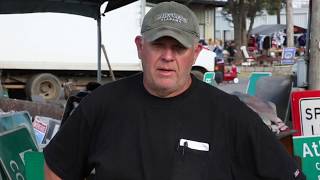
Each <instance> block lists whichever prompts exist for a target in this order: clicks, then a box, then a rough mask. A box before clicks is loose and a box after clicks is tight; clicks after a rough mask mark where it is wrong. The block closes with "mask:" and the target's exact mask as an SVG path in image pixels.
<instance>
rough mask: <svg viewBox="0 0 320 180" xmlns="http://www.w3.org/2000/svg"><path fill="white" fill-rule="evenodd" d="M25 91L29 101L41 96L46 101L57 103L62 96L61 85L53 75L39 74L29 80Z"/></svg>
mask: <svg viewBox="0 0 320 180" xmlns="http://www.w3.org/2000/svg"><path fill="white" fill-rule="evenodd" d="M25 91H26V95H27V98H28V99H29V100H33V98H34V96H40V97H42V98H43V99H44V100H46V101H56V100H59V98H60V95H61V83H60V80H59V79H58V78H57V77H56V76H54V75H53V74H49V73H42V74H37V75H34V76H33V77H32V78H31V79H30V80H28V82H27V85H26V89H25Z"/></svg>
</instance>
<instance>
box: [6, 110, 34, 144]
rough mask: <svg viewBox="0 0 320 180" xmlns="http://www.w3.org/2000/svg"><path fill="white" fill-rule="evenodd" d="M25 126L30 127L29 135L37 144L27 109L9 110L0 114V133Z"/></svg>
mask: <svg viewBox="0 0 320 180" xmlns="http://www.w3.org/2000/svg"><path fill="white" fill-rule="evenodd" d="M19 126H25V127H26V128H27V129H28V132H29V135H30V136H31V138H32V139H33V141H34V143H35V144H36V137H35V134H34V130H33V127H32V121H31V116H30V115H29V113H28V112H27V111H20V112H9V113H4V114H1V115H0V133H2V132H5V131H8V130H11V129H14V128H17V127H19Z"/></svg>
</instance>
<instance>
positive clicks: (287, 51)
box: [281, 47, 296, 64]
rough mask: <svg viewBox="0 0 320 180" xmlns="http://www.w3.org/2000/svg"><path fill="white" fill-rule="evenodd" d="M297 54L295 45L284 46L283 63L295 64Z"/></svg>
mask: <svg viewBox="0 0 320 180" xmlns="http://www.w3.org/2000/svg"><path fill="white" fill-rule="evenodd" d="M295 55H296V48H295V47H288V48H283V51H282V59H281V64H294V57H295Z"/></svg>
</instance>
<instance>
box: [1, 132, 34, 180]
mask: <svg viewBox="0 0 320 180" xmlns="http://www.w3.org/2000/svg"><path fill="white" fill-rule="evenodd" d="M0 147H1V148H0V166H1V168H0V169H2V170H3V171H4V173H5V176H6V177H7V179H10V180H11V179H12V180H24V179H26V176H25V165H24V164H25V163H24V153H26V152H29V151H37V147H36V145H35V143H34V140H33V139H32V138H31V135H30V133H29V131H28V129H27V128H26V127H25V126H19V127H17V128H15V129H11V130H8V131H5V132H2V133H0Z"/></svg>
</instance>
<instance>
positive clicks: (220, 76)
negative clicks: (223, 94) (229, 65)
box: [214, 71, 223, 84]
mask: <svg viewBox="0 0 320 180" xmlns="http://www.w3.org/2000/svg"><path fill="white" fill-rule="evenodd" d="M214 80H216V82H217V83H218V84H220V83H222V81H223V73H222V72H220V71H216V72H215V76H214Z"/></svg>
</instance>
